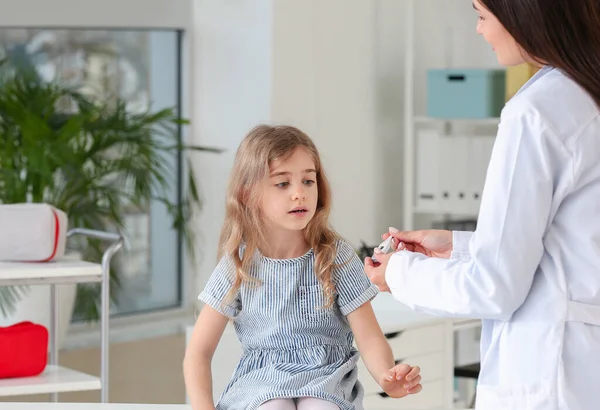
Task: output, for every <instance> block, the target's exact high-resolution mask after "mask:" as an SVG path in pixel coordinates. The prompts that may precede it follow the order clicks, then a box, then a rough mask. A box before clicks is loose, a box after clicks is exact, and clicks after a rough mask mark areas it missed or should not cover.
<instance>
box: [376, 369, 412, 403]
mask: <svg viewBox="0 0 600 410" xmlns="http://www.w3.org/2000/svg"><path fill="white" fill-rule="evenodd" d="M420 372H421V369H419V367H418V366H414V367H412V366H409V365H408V364H398V365H396V366H394V367H392V368H391V369H390V370H388V371H387V373H385V374H384V375H383V376H382V377H381V378H380V380H379V385H380V386H381V388H382V389H383V391H384V392H385V393H386V394H387V395H388V396H390V397H394V398H401V397H405V396H408V395H409V394H417V393H419V392H420V391H421V390H422V389H423V386H421V384H420V383H421V375H420Z"/></svg>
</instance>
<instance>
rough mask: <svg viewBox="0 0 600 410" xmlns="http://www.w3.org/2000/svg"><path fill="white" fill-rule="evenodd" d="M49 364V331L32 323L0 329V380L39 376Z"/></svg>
mask: <svg viewBox="0 0 600 410" xmlns="http://www.w3.org/2000/svg"><path fill="white" fill-rule="evenodd" d="M47 362H48V329H46V328H45V327H44V326H42V325H38V324H35V323H32V322H19V323H15V324H14V325H12V326H8V327H0V379H3V378H4V379H5V378H12V377H30V376H37V375H39V374H40V373H42V372H43V371H44V369H45V368H46V364H47Z"/></svg>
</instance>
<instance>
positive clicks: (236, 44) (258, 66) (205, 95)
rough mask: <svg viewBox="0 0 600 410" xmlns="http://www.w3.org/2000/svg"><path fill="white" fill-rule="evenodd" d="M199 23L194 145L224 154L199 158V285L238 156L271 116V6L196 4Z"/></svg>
mask: <svg viewBox="0 0 600 410" xmlns="http://www.w3.org/2000/svg"><path fill="white" fill-rule="evenodd" d="M195 6H196V9H195V12H194V20H195V27H194V29H195V30H196V31H195V33H194V74H195V77H194V97H195V98H194V114H193V117H192V120H193V122H192V127H193V135H194V139H195V141H194V142H195V143H198V144H202V145H207V146H217V147H221V148H224V149H225V150H226V151H225V152H224V153H222V154H218V155H214V154H202V155H199V156H196V158H197V161H196V165H197V167H196V169H195V171H196V172H197V173H198V176H199V180H200V183H201V187H200V189H201V193H202V195H203V197H204V202H203V210H202V214H201V216H200V220H199V222H198V224H199V228H200V238H199V244H198V246H199V248H200V249H199V258H200V264H199V268H198V270H197V274H198V276H197V281H198V284H199V286H201V285H202V284H203V283H204V281H205V279H206V278H207V276H208V275H209V274H210V272H211V271H212V269H213V267H214V265H215V258H216V254H217V242H218V238H219V233H220V229H221V222H222V220H223V216H224V213H225V212H224V211H225V209H224V199H225V190H226V185H227V180H228V177H229V171H230V169H231V164H232V162H233V157H234V155H235V150H236V148H237V146H238V144H239V142H240V140H241V139H242V137H243V136H244V134H245V133H246V132H247V131H248V130H249V129H250V128H251V127H253V126H254V125H256V124H257V123H259V122H262V121H268V120H269V118H270V110H271V54H272V49H271V39H272V28H271V27H272V1H271V0H253V1H251V2H249V1H245V0H225V1H224V0H196V3H195Z"/></svg>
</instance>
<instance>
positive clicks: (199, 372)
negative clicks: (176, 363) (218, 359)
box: [183, 355, 215, 410]
mask: <svg viewBox="0 0 600 410" xmlns="http://www.w3.org/2000/svg"><path fill="white" fill-rule="evenodd" d="M210 365H211V361H210V359H208V358H205V357H202V356H195V355H194V356H188V355H186V357H185V359H184V361H183V375H184V379H185V387H186V391H187V394H188V397H189V399H190V404H191V405H192V409H194V410H214V408H215V406H214V401H213V396H212V372H211V368H210Z"/></svg>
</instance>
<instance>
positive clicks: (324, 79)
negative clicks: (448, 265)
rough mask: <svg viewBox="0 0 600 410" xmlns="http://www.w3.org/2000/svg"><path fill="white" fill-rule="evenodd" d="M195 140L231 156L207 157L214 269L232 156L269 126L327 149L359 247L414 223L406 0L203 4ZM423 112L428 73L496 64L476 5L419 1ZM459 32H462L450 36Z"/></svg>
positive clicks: (340, 222)
mask: <svg viewBox="0 0 600 410" xmlns="http://www.w3.org/2000/svg"><path fill="white" fill-rule="evenodd" d="M196 1H197V6H198V7H197V10H196V11H197V13H196V30H197V33H196V35H195V38H196V44H195V54H196V56H195V58H196V61H195V63H196V70H197V72H198V74H199V76H200V80H199V81H196V84H195V94H196V111H195V115H194V121H195V126H194V127H195V134H196V135H198V134H199V135H198V142H201V143H203V144H210V145H219V146H223V147H225V148H227V149H228V150H229V151H228V152H227V153H226V154H224V155H220V156H203V158H202V159H201V161H199V170H200V171H201V172H202V173H203V174H202V175H203V177H202V181H203V183H202V191H203V193H204V196H205V206H204V211H203V214H202V217H201V221H200V226H201V229H202V236H203V241H202V253H203V255H202V263H201V265H200V267H199V270H198V273H199V274H200V275H199V283H198V285H199V287H201V286H202V285H203V283H204V281H205V279H206V277H207V276H208V275H209V274H210V272H211V271H212V268H213V266H214V262H215V255H216V243H217V239H218V234H219V230H220V224H221V222H222V218H223V213H224V209H223V199H224V195H225V186H226V182H227V176H228V172H229V169H230V167H231V160H232V157H233V154H234V151H235V149H236V147H237V144H238V143H239V141H240V140H241V139H242V138H243V136H244V134H245V133H246V132H247V131H248V129H249V128H250V127H252V126H253V125H255V124H256V123H258V122H261V121H267V122H274V123H289V124H292V125H296V126H299V127H301V128H302V129H303V130H305V131H306V132H307V133H308V134H309V135H310V136H311V137H312V138H313V139H314V141H315V143H316V144H317V146H318V148H319V150H320V152H321V155H322V157H323V163H324V166H325V169H326V172H327V173H328V175H329V178H330V180H331V182H332V187H333V194H334V209H333V215H332V222H333V224H334V226H335V227H336V228H337V230H338V231H339V232H340V233H341V234H342V235H343V236H344V237H346V238H347V239H348V240H349V241H350V242H352V243H353V244H354V245H356V246H358V245H359V244H360V241H361V240H364V241H366V242H367V243H368V244H369V245H374V244H376V243H377V242H378V241H379V235H380V233H382V232H383V231H384V230H386V229H387V227H388V226H397V227H399V228H401V227H402V208H401V204H402V188H403V187H402V185H403V184H402V169H403V164H402V163H403V161H402V152H403V151H402V145H403V144H402V134H403V121H404V118H403V100H404V94H403V90H404V60H403V58H404V50H405V45H404V38H405V28H404V21H405V17H406V15H405V13H406V5H405V2H404V1H400V0H325V1H323V0H302V1H300V0H270V1H268V0H260V1H256V0H255V1H253V2H251V4H250V2H246V1H243V0H227V1H223V0H196ZM416 4H417V7H416V9H417V12H416V27H417V35H416V42H417V44H418V47H417V54H416V65H417V69H416V70H415V74H416V82H415V92H416V96H415V97H416V98H415V104H416V114H417V115H418V114H423V112H424V109H425V71H424V69H425V68H426V67H443V66H451V67H459V66H461V65H462V66H466V65H471V66H490V65H496V62H495V58H494V55H493V53H492V51H491V50H490V49H489V47H488V46H487V45H486V44H485V42H484V41H483V40H482V39H479V38H478V37H477V35H476V34H475V24H476V15H475V14H474V12H473V10H472V7H471V5H470V3H469V2H447V1H440V0H428V1H417V2H416ZM450 27H452V29H451V28H450Z"/></svg>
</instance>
